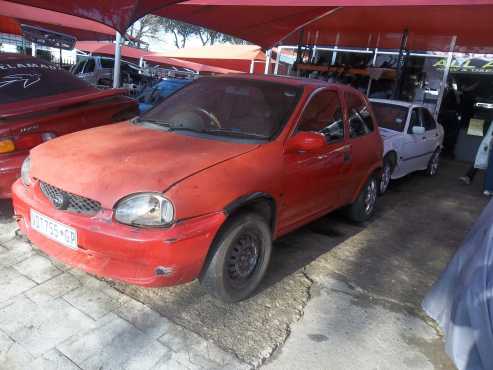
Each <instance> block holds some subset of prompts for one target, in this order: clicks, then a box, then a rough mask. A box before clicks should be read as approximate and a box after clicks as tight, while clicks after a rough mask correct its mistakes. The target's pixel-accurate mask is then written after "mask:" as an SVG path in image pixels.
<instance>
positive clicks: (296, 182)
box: [280, 89, 351, 227]
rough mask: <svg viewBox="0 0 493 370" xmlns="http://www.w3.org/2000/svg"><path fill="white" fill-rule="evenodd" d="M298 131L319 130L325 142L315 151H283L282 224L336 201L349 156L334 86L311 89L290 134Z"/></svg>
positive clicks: (330, 205)
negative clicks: (312, 93) (315, 90)
mask: <svg viewBox="0 0 493 370" xmlns="http://www.w3.org/2000/svg"><path fill="white" fill-rule="evenodd" d="M300 131H314V132H319V133H322V134H323V135H324V136H325V139H326V146H325V148H324V149H323V150H322V151H320V152H317V153H309V152H295V153H288V152H286V153H285V155H284V163H285V178H284V188H285V193H284V202H283V205H282V212H281V216H280V217H281V220H280V221H281V223H282V224H284V225H286V227H289V225H292V224H295V223H298V222H302V221H303V220H305V219H307V218H310V217H311V216H314V215H316V214H319V213H321V212H326V211H327V212H328V211H330V210H331V209H334V208H337V207H338V206H339V205H340V203H341V198H340V190H341V186H342V184H343V177H344V172H345V170H347V163H349V162H350V160H351V158H350V153H349V151H348V150H349V147H348V146H347V143H346V136H347V135H346V131H347V130H346V125H345V123H344V119H343V114H342V105H341V100H340V97H339V94H338V92H337V91H336V90H328V89H324V90H321V91H318V92H315V93H314V95H313V96H312V97H311V99H310V100H309V102H308V103H307V105H306V106H305V109H304V111H303V113H302V115H301V117H300V120H299V121H298V124H297V127H296V129H295V131H294V132H293V136H294V135H296V133H297V132H300Z"/></svg>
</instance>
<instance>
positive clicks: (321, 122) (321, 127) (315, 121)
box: [298, 90, 344, 142]
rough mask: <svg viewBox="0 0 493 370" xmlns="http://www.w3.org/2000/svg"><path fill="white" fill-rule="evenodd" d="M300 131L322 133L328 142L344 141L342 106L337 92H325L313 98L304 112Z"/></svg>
mask: <svg viewBox="0 0 493 370" xmlns="http://www.w3.org/2000/svg"><path fill="white" fill-rule="evenodd" d="M298 130H300V131H316V132H320V133H322V134H324V135H325V138H326V139H327V142H331V141H337V140H341V139H344V120H343V119H342V106H341V102H340V100H339V96H338V94H337V92H336V91H328V90H324V91H321V92H319V93H317V94H316V95H315V96H313V97H312V99H311V100H310V101H309V103H308V105H307V106H306V108H305V110H304V111H303V114H302V116H301V119H300V122H299V125H298Z"/></svg>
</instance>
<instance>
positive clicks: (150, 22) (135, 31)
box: [127, 15, 163, 49]
mask: <svg viewBox="0 0 493 370" xmlns="http://www.w3.org/2000/svg"><path fill="white" fill-rule="evenodd" d="M162 27H163V26H162V18H161V17H158V16H156V15H146V16H145V17H142V18H141V19H139V20H138V21H137V22H135V23H134V24H133V25H132V26H131V27H130V28H129V29H128V30H127V34H128V35H129V36H130V40H129V41H128V44H129V45H130V46H135V47H138V48H139V49H140V48H141V46H142V45H148V43H147V42H145V41H144V39H145V38H157V36H156V35H157V34H158V33H159V31H160V30H161V29H162Z"/></svg>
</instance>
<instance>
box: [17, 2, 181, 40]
mask: <svg viewBox="0 0 493 370" xmlns="http://www.w3.org/2000/svg"><path fill="white" fill-rule="evenodd" d="M180 1H182V0H77V1H70V0H10V2H12V3H19V4H24V5H29V6H33V7H37V8H41V9H47V10H53V11H55V12H60V13H65V14H70V15H74V16H76V17H81V18H86V19H90V20H93V21H96V22H100V23H103V24H105V25H107V26H110V27H112V28H114V29H116V30H118V31H120V33H121V34H125V31H126V29H127V28H128V27H129V26H130V25H131V24H132V23H134V22H135V21H136V20H137V19H139V18H141V17H143V16H144V15H146V14H148V13H151V12H152V11H156V10H158V9H161V8H163V7H165V6H167V5H170V4H175V3H178V2H180Z"/></svg>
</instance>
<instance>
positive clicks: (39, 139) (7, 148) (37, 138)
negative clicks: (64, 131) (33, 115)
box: [0, 132, 56, 153]
mask: <svg viewBox="0 0 493 370" xmlns="http://www.w3.org/2000/svg"><path fill="white" fill-rule="evenodd" d="M55 137H56V135H55V134H54V133H52V132H38V133H33V134H27V135H22V136H17V137H14V138H4V139H0V153H11V152H14V151H16V150H28V149H32V148H34V147H35V146H38V145H39V144H41V143H43V142H45V141H48V140H51V139H54V138H55Z"/></svg>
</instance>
